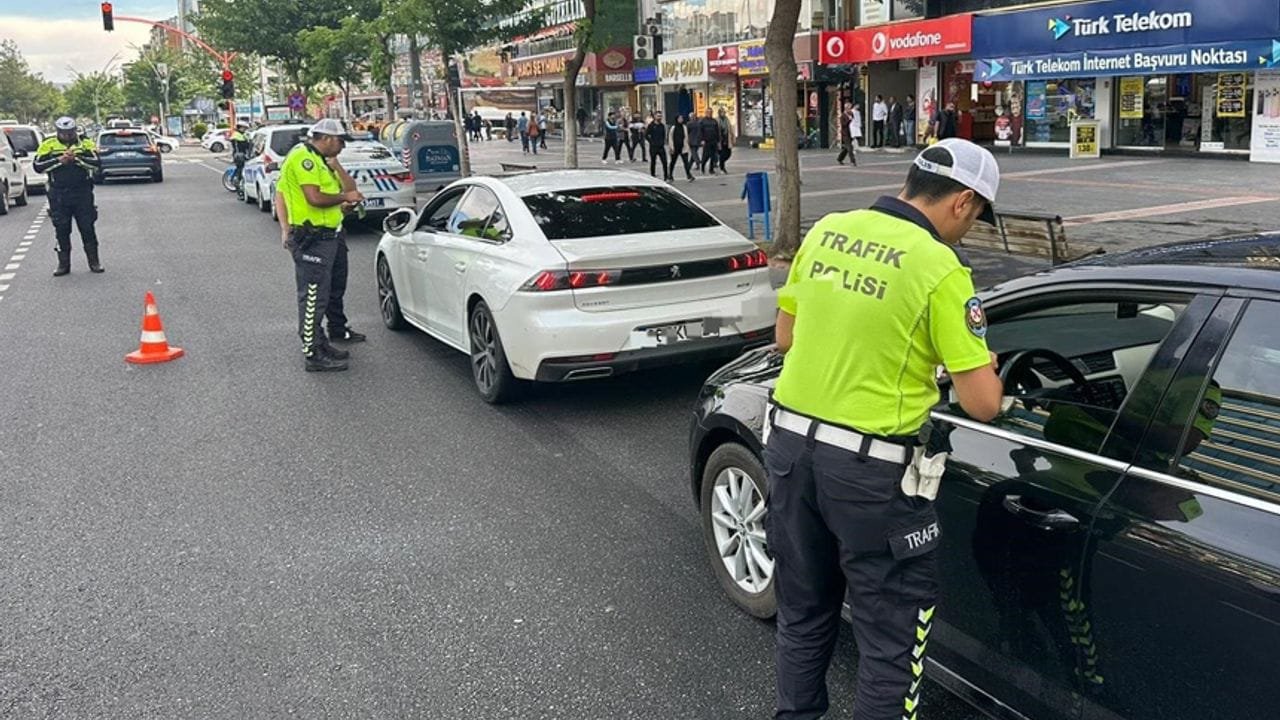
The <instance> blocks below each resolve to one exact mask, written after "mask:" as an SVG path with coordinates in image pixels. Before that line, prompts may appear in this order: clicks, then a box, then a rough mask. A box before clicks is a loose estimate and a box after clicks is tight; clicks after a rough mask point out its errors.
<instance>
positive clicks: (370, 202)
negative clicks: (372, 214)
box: [364, 198, 387, 210]
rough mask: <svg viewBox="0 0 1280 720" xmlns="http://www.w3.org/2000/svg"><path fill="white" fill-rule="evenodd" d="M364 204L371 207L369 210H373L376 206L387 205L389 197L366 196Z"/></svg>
mask: <svg viewBox="0 0 1280 720" xmlns="http://www.w3.org/2000/svg"><path fill="white" fill-rule="evenodd" d="M364 206H365V208H366V209H369V210H372V209H374V208H381V207H386V206H387V199H386V198H365V200H364Z"/></svg>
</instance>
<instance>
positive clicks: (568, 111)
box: [563, 0, 590, 168]
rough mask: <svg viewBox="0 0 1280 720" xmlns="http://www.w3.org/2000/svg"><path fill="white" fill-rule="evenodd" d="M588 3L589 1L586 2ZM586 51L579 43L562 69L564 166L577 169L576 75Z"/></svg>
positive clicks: (584, 59) (583, 60)
mask: <svg viewBox="0 0 1280 720" xmlns="http://www.w3.org/2000/svg"><path fill="white" fill-rule="evenodd" d="M588 2H590V0H588ZM586 59H587V49H586V47H584V46H583V45H582V44H581V43H580V44H579V45H578V49H577V51H576V52H574V54H573V58H571V59H570V60H569V64H568V65H565V68H564V113H563V115H564V166H565V167H567V168H577V167H578V92H577V91H578V88H577V85H578V73H579V72H580V71H581V70H582V63H584V62H586Z"/></svg>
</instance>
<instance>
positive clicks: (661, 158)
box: [644, 112, 671, 180]
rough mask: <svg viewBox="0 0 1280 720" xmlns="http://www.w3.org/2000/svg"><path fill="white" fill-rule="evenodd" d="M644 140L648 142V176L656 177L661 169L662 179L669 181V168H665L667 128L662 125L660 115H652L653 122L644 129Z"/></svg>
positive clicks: (657, 113) (656, 113)
mask: <svg viewBox="0 0 1280 720" xmlns="http://www.w3.org/2000/svg"><path fill="white" fill-rule="evenodd" d="M644 137H645V140H648V141H649V174H650V175H652V176H654V177H658V175H657V168H658V167H659V166H660V167H662V179H663V180H670V179H671V173H670V172H668V170H670V168H668V167H667V126H666V125H664V124H663V123H662V113H660V112H655V113H654V114H653V122H651V123H649V125H648V127H646V128H645V129H644Z"/></svg>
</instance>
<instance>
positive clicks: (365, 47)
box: [298, 17, 377, 117]
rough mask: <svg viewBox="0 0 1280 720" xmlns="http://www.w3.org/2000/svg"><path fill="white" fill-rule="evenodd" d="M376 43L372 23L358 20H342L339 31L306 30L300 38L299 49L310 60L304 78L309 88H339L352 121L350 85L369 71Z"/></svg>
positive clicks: (327, 29)
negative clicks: (328, 85)
mask: <svg viewBox="0 0 1280 720" xmlns="http://www.w3.org/2000/svg"><path fill="white" fill-rule="evenodd" d="M376 42H377V39H376V37H375V33H374V27H373V23H372V22H369V21H365V20H361V19H360V18H357V17H348V18H343V20H342V23H341V24H340V25H339V26H338V27H337V28H327V27H317V28H312V29H310V30H303V31H302V32H301V33H299V34H298V47H299V48H300V49H301V50H302V52H304V53H305V54H306V59H307V62H306V65H305V68H304V70H303V77H304V79H306V80H307V81H308V84H316V83H320V82H331V83H333V84H334V85H337V86H338V88H339V89H340V90H341V91H342V106H343V108H344V112H345V114H346V115H347V116H348V117H350V115H351V85H352V84H353V83H356V84H358V83H360V82H361V80H363V79H364V76H365V74H366V73H367V72H368V71H369V55H370V53H369V48H370V46H371V45H374V44H375V43H376Z"/></svg>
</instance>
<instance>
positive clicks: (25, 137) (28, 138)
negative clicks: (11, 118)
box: [4, 128, 40, 153]
mask: <svg viewBox="0 0 1280 720" xmlns="http://www.w3.org/2000/svg"><path fill="white" fill-rule="evenodd" d="M4 134H5V135H8V136H9V142H11V143H13V149H14V150H17V151H19V152H28V153H31V152H35V151H36V148H37V147H39V145H40V143H39V141H37V140H36V134H35V133H34V132H32V131H31V130H30V129H29V128H5V129H4Z"/></svg>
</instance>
